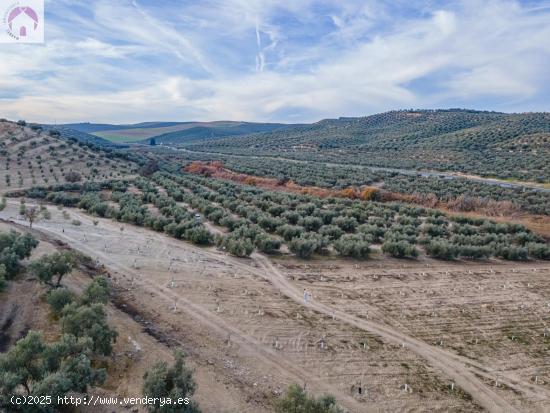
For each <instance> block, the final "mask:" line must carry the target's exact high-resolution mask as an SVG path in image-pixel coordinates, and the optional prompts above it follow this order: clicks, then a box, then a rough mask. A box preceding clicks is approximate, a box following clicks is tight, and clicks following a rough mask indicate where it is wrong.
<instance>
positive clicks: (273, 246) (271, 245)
mask: <svg viewBox="0 0 550 413" xmlns="http://www.w3.org/2000/svg"><path fill="white" fill-rule="evenodd" d="M254 243H255V244H256V248H258V250H260V251H262V252H265V253H267V254H271V253H273V252H275V251H278V250H279V248H281V241H279V240H278V239H277V238H275V237H271V236H269V235H267V234H260V235H258V236H257V237H256V239H255V240H254Z"/></svg>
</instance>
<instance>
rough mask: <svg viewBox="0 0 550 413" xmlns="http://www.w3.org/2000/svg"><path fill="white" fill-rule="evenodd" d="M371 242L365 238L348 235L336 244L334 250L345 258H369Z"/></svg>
mask: <svg viewBox="0 0 550 413" xmlns="http://www.w3.org/2000/svg"><path fill="white" fill-rule="evenodd" d="M369 244H370V243H369V241H368V239H366V238H365V237H363V236H360V235H355V234H346V235H344V236H342V238H340V239H339V240H337V241H336V242H335V243H334V249H335V250H336V251H338V253H339V254H340V255H342V256H344V257H354V258H367V257H368V256H369V253H370V246H369Z"/></svg>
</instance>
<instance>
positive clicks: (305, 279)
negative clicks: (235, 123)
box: [0, 201, 550, 412]
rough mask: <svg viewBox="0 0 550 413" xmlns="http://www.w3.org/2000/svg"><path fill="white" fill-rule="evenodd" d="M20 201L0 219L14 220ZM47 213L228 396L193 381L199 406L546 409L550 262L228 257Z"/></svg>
mask: <svg viewBox="0 0 550 413" xmlns="http://www.w3.org/2000/svg"><path fill="white" fill-rule="evenodd" d="M17 206H18V204H17V202H13V201H10V203H9V204H8V207H7V208H6V210H4V211H3V212H2V213H0V216H1V217H2V218H4V219H8V220H10V219H11V220H14V221H16V222H18V221H17V218H18V217H17ZM50 211H51V212H52V219H51V220H48V221H40V222H38V223H36V224H35V226H34V227H35V228H36V230H38V231H41V232H43V233H45V234H48V235H49V236H50V237H54V238H59V239H61V240H63V241H66V242H68V243H69V244H70V245H71V247H73V248H75V249H77V250H80V251H82V252H83V253H85V254H87V255H90V256H92V257H93V258H95V259H98V260H99V262H101V263H102V264H104V265H105V266H106V267H107V269H108V270H109V271H110V273H111V276H112V281H113V283H114V285H116V286H118V288H117V290H118V291H119V294H118V306H119V308H122V309H124V310H125V311H126V312H128V313H130V314H132V316H133V317H134V318H137V319H139V320H141V322H142V326H145V328H144V330H145V331H149V332H150V333H151V334H152V335H153V336H156V337H157V339H160V340H161V341H163V342H164V343H165V344H166V345H168V346H173V345H175V344H176V343H178V344H182V345H183V347H184V348H185V350H186V351H187V352H188V353H189V354H190V361H192V362H193V363H194V364H195V365H197V366H206V368H207V369H208V370H209V371H211V372H213V377H215V378H216V380H217V381H218V382H219V383H222V385H221V386H222V387H224V388H226V389H228V391H229V393H231V395H233V398H232V401H231V400H229V399H227V397H223V398H219V399H216V398H215V397H214V396H213V395H212V392H213V387H212V386H211V385H210V384H206V383H205V384H204V385H203V386H201V383H199V387H202V389H201V390H200V391H199V394H198V395H197V397H199V395H200V394H201V392H207V393H208V395H209V397H207V398H206V399H207V400H208V402H209V403H208V402H207V404H206V405H205V406H203V408H206V407H208V406H211V407H212V410H209V409H205V410H206V411H228V412H230V411H231V412H232V411H250V412H257V411H270V405H271V402H272V401H273V399H274V398H275V397H276V396H277V395H279V394H280V393H281V392H283V391H284V389H285V388H286V386H288V385H289V384H290V383H292V382H296V383H299V384H301V385H305V386H306V388H308V389H310V390H311V391H312V392H314V393H318V394H319V393H323V392H330V393H332V394H334V395H335V396H336V397H337V398H338V400H339V401H340V403H341V404H342V405H343V406H345V407H346V408H348V409H349V410H350V411H352V412H363V411H381V412H390V411H391V412H394V411H441V412H446V411H468V412H471V411H478V410H484V409H485V410H488V411H495V412H496V411H521V412H524V411H534V412H537V411H540V412H542V411H546V410H547V408H548V406H549V405H550V404H549V400H548V396H549V394H550V391H549V390H550V389H549V387H548V386H549V383H550V375H549V368H548V345H549V343H550V337H548V338H547V337H546V336H547V335H549V336H550V334H547V333H546V327H547V322H548V309H549V308H550V307H548V302H547V301H548V300H547V297H548V292H549V287H548V283H547V282H546V278H547V277H548V275H549V274H550V266H549V265H548V264H547V263H546V264H545V263H538V262H531V263H528V264H510V263H502V262H496V261H495V262H491V263H452V264H451V263H448V264H447V263H442V262H440V261H431V260H422V261H419V262H416V261H402V260H389V259H373V260H369V261H364V262H356V261H344V260H340V261H336V260H331V261H322V260H318V261H312V262H309V263H305V262H304V261H297V260H294V259H291V258H288V257H281V258H279V259H272V260H269V259H267V258H266V257H264V256H261V255H254V256H253V259H247V260H244V259H243V260H238V259H235V258H231V257H229V256H226V255H224V254H222V253H219V252H218V251H215V250H214V249H201V248H198V247H194V246H192V245H190V244H187V243H185V242H181V241H177V240H174V239H172V238H169V237H167V236H165V235H163V234H159V233H155V232H152V231H148V230H146V229H143V228H138V227H134V226H130V225H125V224H124V225H123V224H120V223H115V222H112V221H109V220H105V219H97V218H93V219H92V218H91V217H88V216H86V215H85V214H83V213H81V212H80V211H76V210H68V209H66V210H65V211H68V212H69V215H70V218H69V219H64V217H63V214H61V211H59V210H57V209H55V207H50ZM73 219H77V220H79V221H80V222H81V224H80V225H72V224H71V221H72V220H73ZM94 220H97V221H99V223H98V224H97V226H96V225H94V224H93V221H94ZM19 222H20V223H23V222H21V221H19ZM304 288H305V289H307V290H308V291H310V292H311V293H312V295H313V299H312V301H311V302H310V303H308V304H305V303H304V302H303V298H302V291H303V289H304ZM511 356H512V357H511ZM214 388H215V387H214ZM228 400H229V401H228ZM199 401H201V400H200V399H199ZM202 404H204V402H203V403H202ZM202 404H201V405H202ZM222 406H225V409H226V410H220V409H221V408H222Z"/></svg>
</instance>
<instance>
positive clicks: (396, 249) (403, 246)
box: [382, 240, 418, 258]
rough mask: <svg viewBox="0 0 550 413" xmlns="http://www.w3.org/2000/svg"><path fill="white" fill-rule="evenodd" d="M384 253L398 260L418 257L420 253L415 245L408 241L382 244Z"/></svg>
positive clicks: (389, 241) (390, 241)
mask: <svg viewBox="0 0 550 413" xmlns="http://www.w3.org/2000/svg"><path fill="white" fill-rule="evenodd" d="M382 252H383V253H384V254H388V255H391V256H392V257H396V258H404V257H411V258H413V257H416V256H418V251H417V250H416V248H415V247H414V245H413V244H411V243H409V242H407V241H403V240H402V241H392V240H388V241H385V242H384V243H383V244H382Z"/></svg>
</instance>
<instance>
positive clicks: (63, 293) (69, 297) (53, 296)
mask: <svg viewBox="0 0 550 413" xmlns="http://www.w3.org/2000/svg"><path fill="white" fill-rule="evenodd" d="M74 299H75V295H74V294H73V293H72V292H70V291H69V290H68V289H67V288H56V289H54V290H50V291H49V292H48V295H47V296H46V301H47V302H48V304H49V305H50V307H51V308H52V310H53V312H54V313H55V314H56V315H60V314H61V311H62V310H63V308H64V307H65V306H66V305H68V304H71V303H72V302H73V301H74Z"/></svg>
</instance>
